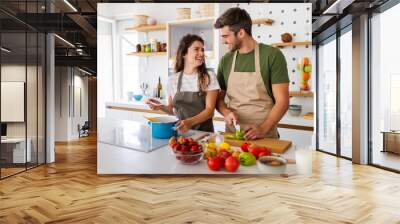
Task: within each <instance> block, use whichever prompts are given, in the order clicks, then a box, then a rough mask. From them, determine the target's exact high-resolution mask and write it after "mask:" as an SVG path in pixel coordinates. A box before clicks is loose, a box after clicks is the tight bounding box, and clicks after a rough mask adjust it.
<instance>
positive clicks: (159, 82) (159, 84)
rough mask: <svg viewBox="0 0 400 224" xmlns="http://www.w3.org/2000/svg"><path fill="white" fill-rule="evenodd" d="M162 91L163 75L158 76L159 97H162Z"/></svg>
mask: <svg viewBox="0 0 400 224" xmlns="http://www.w3.org/2000/svg"><path fill="white" fill-rule="evenodd" d="M161 92H162V84H161V77H160V76H158V84H157V98H160V99H161V94H162V93H161Z"/></svg>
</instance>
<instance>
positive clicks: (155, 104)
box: [146, 99, 164, 110]
mask: <svg viewBox="0 0 400 224" xmlns="http://www.w3.org/2000/svg"><path fill="white" fill-rule="evenodd" d="M146 104H147V105H149V107H150V108H151V109H152V110H161V109H162V107H163V106H164V105H162V103H161V102H160V101H158V100H155V99H148V100H146Z"/></svg>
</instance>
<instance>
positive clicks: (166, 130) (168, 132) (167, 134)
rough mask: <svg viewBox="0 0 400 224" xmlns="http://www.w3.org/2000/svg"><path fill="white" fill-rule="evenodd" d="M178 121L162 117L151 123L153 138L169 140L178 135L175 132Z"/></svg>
mask: <svg viewBox="0 0 400 224" xmlns="http://www.w3.org/2000/svg"><path fill="white" fill-rule="evenodd" d="M176 122H177V121H176V119H171V118H168V117H165V118H163V117H160V118H158V121H157V122H149V125H150V126H151V136H152V137H153V138H161V139H167V138H171V137H172V136H175V135H176V131H175V130H174V128H175V124H176Z"/></svg>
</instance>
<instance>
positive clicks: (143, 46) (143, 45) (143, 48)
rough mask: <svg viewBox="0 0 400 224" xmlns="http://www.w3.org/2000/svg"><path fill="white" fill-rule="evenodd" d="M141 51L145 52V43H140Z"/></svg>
mask: <svg viewBox="0 0 400 224" xmlns="http://www.w3.org/2000/svg"><path fill="white" fill-rule="evenodd" d="M141 52H146V44H142V49H141Z"/></svg>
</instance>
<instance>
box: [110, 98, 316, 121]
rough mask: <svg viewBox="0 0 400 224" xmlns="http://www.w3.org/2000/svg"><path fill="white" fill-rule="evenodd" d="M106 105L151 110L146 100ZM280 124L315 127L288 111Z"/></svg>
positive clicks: (216, 113)
mask: <svg viewBox="0 0 400 224" xmlns="http://www.w3.org/2000/svg"><path fill="white" fill-rule="evenodd" d="M106 106H112V107H124V108H131V109H142V110H150V108H149V106H148V105H146V104H145V103H144V101H132V102H127V101H125V102H108V103H106ZM214 117H220V118H222V117H223V116H222V115H221V114H220V113H219V112H218V111H215V113H214ZM279 124H287V125H300V126H305V127H314V121H313V120H306V119H304V118H303V114H302V115H300V116H298V117H295V116H291V115H289V114H288V113H286V114H285V116H283V118H282V119H281V121H280V122H279Z"/></svg>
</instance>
